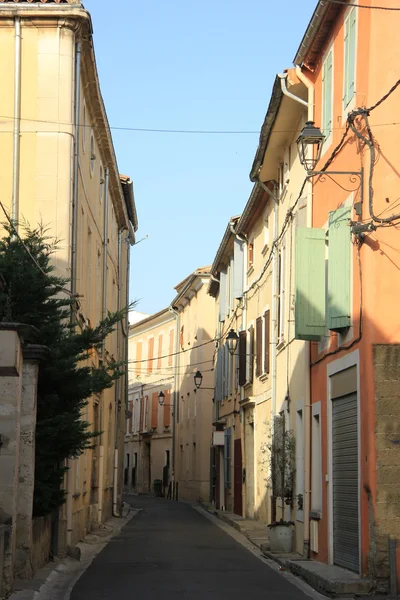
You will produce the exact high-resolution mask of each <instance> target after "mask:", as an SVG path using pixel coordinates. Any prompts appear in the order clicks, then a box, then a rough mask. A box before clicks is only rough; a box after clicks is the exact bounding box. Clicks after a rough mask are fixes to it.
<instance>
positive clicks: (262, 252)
mask: <svg viewBox="0 0 400 600" xmlns="http://www.w3.org/2000/svg"><path fill="white" fill-rule="evenodd" d="M268 250H269V244H265V245H264V248H263V249H262V250H261V254H262V255H263V256H265V255H266V254H267V252H268Z"/></svg>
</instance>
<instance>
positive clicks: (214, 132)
mask: <svg viewBox="0 0 400 600" xmlns="http://www.w3.org/2000/svg"><path fill="white" fill-rule="evenodd" d="M327 1H328V0H327ZM329 1H330V0H329ZM0 119H10V120H14V117H13V116H10V115H0ZM20 121H25V122H29V123H42V124H46V125H61V126H65V127H72V125H73V123H70V122H68V123H67V122H66V121H48V120H46V119H28V118H24V117H22V118H21V119H20ZM387 125H400V121H394V122H390V123H376V124H374V127H385V126H387ZM79 127H81V128H85V129H96V125H79ZM108 129H109V130H110V131H128V132H129V131H131V132H138V133H171V134H175V133H176V134H194V135H242V134H243V135H256V134H257V135H259V134H260V131H259V130H257V131H255V130H211V129H151V128H145V127H128V126H126V127H118V126H109V127H108ZM344 129H345V127H332V128H331V131H343V130H344ZM298 131H299V129H298V128H297V129H274V130H273V131H271V134H277V133H278V134H280V133H297V132H298ZM0 133H9V132H5V131H4V130H3V131H0ZM22 133H32V132H30V131H24V132H22ZM34 133H37V131H35V132H34Z"/></svg>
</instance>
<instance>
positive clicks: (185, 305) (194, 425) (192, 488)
mask: <svg viewBox="0 0 400 600" xmlns="http://www.w3.org/2000/svg"><path fill="white" fill-rule="evenodd" d="M209 281H210V267H204V268H201V269H197V270H196V271H194V273H192V274H191V275H189V276H188V277H186V279H184V280H183V281H182V282H181V283H179V284H178V285H177V286H176V287H175V289H176V291H177V296H176V297H175V299H174V301H173V302H172V308H173V310H174V311H175V314H176V316H177V331H178V333H179V338H178V344H179V345H177V346H178V347H177V350H176V352H177V362H176V379H175V385H174V389H175V392H176V393H175V395H174V396H175V397H174V406H175V411H174V420H175V435H174V457H173V468H174V483H175V485H177V486H178V496H179V498H182V499H185V500H193V501H198V500H201V501H208V499H209V497H210V448H211V438H212V420H213V399H214V376H213V365H214V355H215V338H214V300H213V299H212V298H211V297H210V296H209V295H208V294H207V287H208V284H209ZM197 371H199V375H200V377H199V379H196V381H197V385H196V383H195V380H194V377H195V375H196V373H197ZM197 386H199V387H197ZM175 489H176V488H175Z"/></svg>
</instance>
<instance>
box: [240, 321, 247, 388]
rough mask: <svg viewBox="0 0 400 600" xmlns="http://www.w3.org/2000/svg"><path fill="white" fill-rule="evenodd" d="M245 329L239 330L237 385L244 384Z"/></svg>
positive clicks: (245, 363) (245, 361) (245, 362)
mask: <svg viewBox="0 0 400 600" xmlns="http://www.w3.org/2000/svg"><path fill="white" fill-rule="evenodd" d="M246 337H247V336H246V331H240V332H239V385H245V384H246V365H247V360H246V358H247V357H246V350H247V348H246Z"/></svg>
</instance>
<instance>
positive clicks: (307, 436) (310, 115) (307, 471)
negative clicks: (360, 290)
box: [296, 67, 314, 558]
mask: <svg viewBox="0 0 400 600" xmlns="http://www.w3.org/2000/svg"><path fill="white" fill-rule="evenodd" d="M296 75H297V77H298V78H299V79H300V81H301V82H302V83H303V84H304V85H305V86H306V88H307V90H308V103H307V108H308V111H307V121H314V86H313V85H312V83H311V82H310V81H309V80H308V79H307V77H305V76H304V74H303V72H302V70H301V69H300V67H296ZM307 186H308V188H307V221H306V222H307V227H312V200H313V195H312V192H313V190H312V182H311V180H310V181H309V182H308V184H307ZM304 343H305V353H306V356H308V357H309V364H310V363H311V344H310V342H304ZM311 419H312V415H311V367H310V366H309V367H308V369H307V370H306V401H305V406H304V539H303V555H304V557H305V558H309V556H310V510H311V444H312V441H311Z"/></svg>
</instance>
